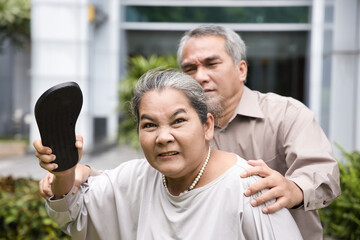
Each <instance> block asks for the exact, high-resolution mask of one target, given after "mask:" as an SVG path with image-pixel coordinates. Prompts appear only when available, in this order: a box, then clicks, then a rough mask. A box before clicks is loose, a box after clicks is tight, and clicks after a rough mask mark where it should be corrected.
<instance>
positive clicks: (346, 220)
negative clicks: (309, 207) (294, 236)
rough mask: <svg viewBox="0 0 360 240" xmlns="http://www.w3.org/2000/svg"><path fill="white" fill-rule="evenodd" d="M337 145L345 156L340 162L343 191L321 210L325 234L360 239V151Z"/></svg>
mask: <svg viewBox="0 0 360 240" xmlns="http://www.w3.org/2000/svg"><path fill="white" fill-rule="evenodd" d="M337 146H338V148H339V149H340V150H341V151H342V154H343V156H344V160H343V161H339V162H338V163H339V170H340V186H341V192H342V193H341V195H340V196H339V197H338V198H337V199H335V200H334V202H333V203H331V204H330V205H329V206H328V207H327V208H324V209H320V211H319V213H320V217H321V221H322V222H323V224H324V234H325V235H328V236H331V237H334V238H337V239H349V240H355V239H360V153H359V152H358V151H353V152H352V153H349V152H347V151H345V150H344V149H343V148H342V147H340V146H339V145H337Z"/></svg>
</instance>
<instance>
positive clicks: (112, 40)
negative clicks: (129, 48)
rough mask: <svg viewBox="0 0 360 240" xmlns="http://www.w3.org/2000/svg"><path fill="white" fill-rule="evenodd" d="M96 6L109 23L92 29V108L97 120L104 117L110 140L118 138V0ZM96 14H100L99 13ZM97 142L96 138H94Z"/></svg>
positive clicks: (108, 139)
mask: <svg viewBox="0 0 360 240" xmlns="http://www.w3.org/2000/svg"><path fill="white" fill-rule="evenodd" d="M94 6H96V8H97V9H98V10H97V11H102V12H103V13H105V14H106V16H107V18H106V20H105V21H104V22H103V23H102V24H100V25H98V26H97V27H96V26H95V25H94V23H93V26H92V29H93V31H92V34H93V38H92V41H93V42H92V44H91V45H92V47H91V59H92V61H91V67H90V78H91V96H92V98H91V107H92V110H93V113H94V117H101V118H105V119H106V122H107V129H106V136H107V139H106V140H107V141H108V142H112V141H114V140H115V139H116V136H117V126H118V117H117V115H118V114H117V107H118V82H119V10H120V9H119V8H120V6H119V1H118V0H102V1H97V2H94ZM95 14H99V12H98V13H96V11H95ZM94 141H96V139H94Z"/></svg>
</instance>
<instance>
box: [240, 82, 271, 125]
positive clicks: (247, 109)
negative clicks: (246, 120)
mask: <svg viewBox="0 0 360 240" xmlns="http://www.w3.org/2000/svg"><path fill="white" fill-rule="evenodd" d="M235 114H236V115H242V116H247V117H253V118H264V114H263V112H262V111H261V108H260V103H259V98H258V96H257V94H256V93H255V92H254V91H251V90H250V89H249V88H248V87H247V86H244V90H243V93H242V96H241V99H240V102H239V104H238V106H237V107H236V109H235Z"/></svg>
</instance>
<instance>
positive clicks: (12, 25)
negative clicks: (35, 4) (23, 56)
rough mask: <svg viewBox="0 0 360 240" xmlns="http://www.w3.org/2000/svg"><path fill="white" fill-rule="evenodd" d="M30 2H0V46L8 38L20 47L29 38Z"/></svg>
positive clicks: (18, 0)
mask: <svg viewBox="0 0 360 240" xmlns="http://www.w3.org/2000/svg"><path fill="white" fill-rule="evenodd" d="M30 8H31V3H30V0H0V46H1V44H2V42H3V41H4V40H5V39H6V38H8V39H10V40H11V42H12V43H14V44H15V45H18V46H19V45H20V46H21V45H22V43H23V41H24V39H29V38H30Z"/></svg>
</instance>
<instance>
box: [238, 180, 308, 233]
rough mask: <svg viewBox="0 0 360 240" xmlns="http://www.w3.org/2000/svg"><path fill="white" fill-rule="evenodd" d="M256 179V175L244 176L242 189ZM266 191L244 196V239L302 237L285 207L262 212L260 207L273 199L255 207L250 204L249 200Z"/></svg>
mask: <svg viewBox="0 0 360 240" xmlns="http://www.w3.org/2000/svg"><path fill="white" fill-rule="evenodd" d="M257 180H258V179H256V177H249V178H246V180H245V181H244V183H243V185H244V189H246V188H247V187H249V186H250V185H251V184H252V183H254V182H256V181H257ZM266 191H267V190H263V191H261V192H258V193H256V194H254V195H252V196H250V197H244V202H243V209H244V211H243V222H242V231H243V234H244V237H245V239H274V240H275V239H276V240H282V239H284V240H285V239H303V238H302V236H301V233H300V231H299V228H298V227H297V225H296V223H295V221H294V219H293V217H292V216H291V214H290V212H289V210H287V209H286V208H283V209H281V210H279V211H277V212H275V213H271V214H264V213H262V209H263V208H264V207H265V206H266V205H270V204H272V203H274V202H275V200H272V201H269V202H267V203H266V204H262V205H260V206H257V207H253V206H251V204H250V202H251V200H252V199H254V198H256V197H258V196H259V195H260V194H262V193H264V192H266ZM290 236H291V237H290Z"/></svg>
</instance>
